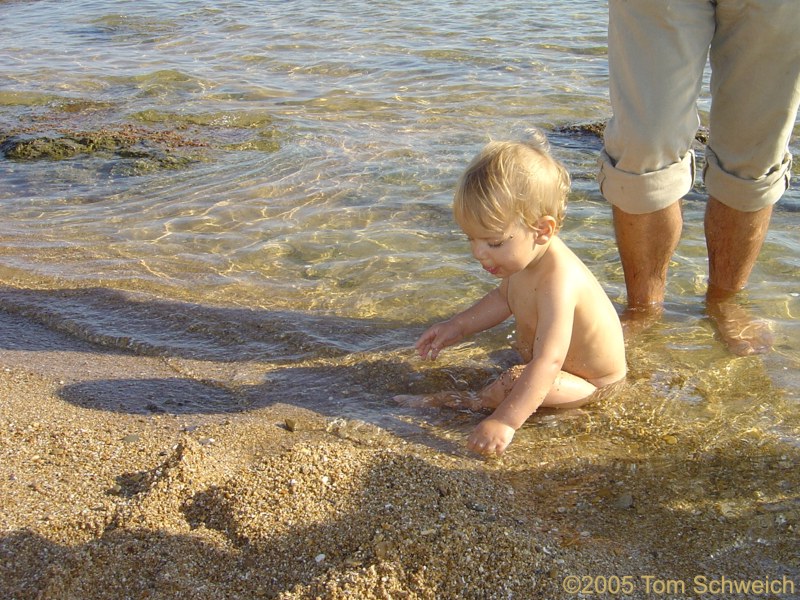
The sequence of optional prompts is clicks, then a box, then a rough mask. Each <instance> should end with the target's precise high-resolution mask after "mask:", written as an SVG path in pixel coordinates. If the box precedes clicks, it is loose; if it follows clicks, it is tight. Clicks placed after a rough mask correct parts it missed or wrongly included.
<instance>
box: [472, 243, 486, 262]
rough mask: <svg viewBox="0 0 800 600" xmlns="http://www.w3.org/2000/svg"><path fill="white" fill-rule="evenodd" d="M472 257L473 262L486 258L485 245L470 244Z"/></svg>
mask: <svg viewBox="0 0 800 600" xmlns="http://www.w3.org/2000/svg"><path fill="white" fill-rule="evenodd" d="M472 256H473V257H474V258H475V260H482V259H483V258H484V257H485V256H486V244H483V243H481V242H479V241H473V242H472Z"/></svg>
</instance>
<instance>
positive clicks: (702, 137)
mask: <svg viewBox="0 0 800 600" xmlns="http://www.w3.org/2000/svg"><path fill="white" fill-rule="evenodd" d="M605 130H606V121H594V122H591V123H575V124H574V125H566V126H564V127H559V128H558V129H557V131H558V132H559V133H563V134H566V135H593V136H595V137H598V138H602V137H603V133H604V132H605ZM694 139H695V140H696V141H698V142H700V143H701V144H707V143H708V129H707V128H706V127H700V128H699V129H698V130H697V133H695V135H694Z"/></svg>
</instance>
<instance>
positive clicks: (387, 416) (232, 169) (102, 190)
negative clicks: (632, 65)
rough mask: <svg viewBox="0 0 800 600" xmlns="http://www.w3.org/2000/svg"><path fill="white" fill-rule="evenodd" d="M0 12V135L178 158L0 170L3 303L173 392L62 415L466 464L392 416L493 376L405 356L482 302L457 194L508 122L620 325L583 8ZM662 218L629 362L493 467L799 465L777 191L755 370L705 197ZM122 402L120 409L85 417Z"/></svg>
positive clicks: (454, 427) (601, 24)
mask: <svg viewBox="0 0 800 600" xmlns="http://www.w3.org/2000/svg"><path fill="white" fill-rule="evenodd" d="M0 14H2V18H1V19H0V133H2V134H3V137H6V136H7V135H11V134H21V133H25V134H27V135H32V136H35V135H46V134H48V135H49V134H52V133H53V132H60V133H62V134H63V133H64V132H86V131H97V130H99V129H103V128H105V129H115V128H116V129H119V128H122V127H130V128H132V130H135V131H140V132H141V131H145V132H149V133H150V134H154V132H169V133H170V134H174V135H176V136H178V137H179V139H180V143H178V144H176V146H179V148H178V149H179V150H180V152H178V154H179V155H180V156H183V157H187V160H186V161H185V162H180V163H178V164H173V163H169V162H160V163H155V164H154V163H151V162H150V163H149V162H147V161H146V160H143V159H142V157H143V156H145V157H146V156H148V151H150V150H152V147H149V146H148V142H147V140H145V141H144V142H140V143H139V144H138V145H137V147H136V149H138V150H141V152H139V153H138V154H137V153H136V152H127V153H119V152H117V153H114V152H95V153H88V154H78V155H76V156H73V157H72V158H68V159H64V160H13V159H10V158H4V159H3V158H0V178H2V181H3V185H2V186H0V278H1V280H2V288H1V289H0V307H2V309H3V310H5V311H6V312H8V313H10V314H14V315H21V316H24V317H25V318H28V319H32V320H33V321H36V322H38V323H40V324H41V325H43V326H44V327H46V328H49V329H55V330H58V331H60V332H65V333H67V334H69V335H70V336H72V337H73V338H75V339H76V340H79V341H80V342H81V343H83V342H87V343H91V344H101V345H103V346H105V347H107V348H112V349H115V350H119V351H121V352H134V353H139V354H144V355H148V356H157V357H162V358H163V359H164V361H165V362H166V363H167V364H169V365H170V366H171V367H172V368H173V369H174V371H175V373H176V378H175V380H174V381H173V380H170V381H166V380H162V381H159V380H153V379H148V378H140V377H137V376H136V374H135V373H132V374H125V375H120V374H117V375H116V376H108V377H104V378H102V377H101V378H97V379H95V380H93V381H91V382H89V383H86V382H83V383H76V384H75V385H72V386H70V385H67V386H65V389H64V397H65V398H66V399H68V400H71V401H75V402H79V403H82V404H85V405H89V406H94V407H96V408H102V409H107V410H121V411H128V412H141V413H143V414H148V413H154V412H174V413H182V414H197V415H207V414H224V413H230V412H246V411H248V410H251V409H254V408H257V407H260V406H265V405H268V404H272V403H275V402H283V403H289V404H295V405H298V406H302V407H305V408H308V409H311V410H314V411H318V412H320V413H322V414H325V415H327V416H329V417H331V418H340V417H341V418H346V419H360V420H363V421H366V422H368V423H374V424H376V425H379V426H381V427H385V428H388V429H390V430H392V431H396V432H397V433H400V434H401V435H405V436H408V437H409V438H410V439H411V438H413V439H421V440H426V441H427V442H428V443H430V444H431V445H432V446H433V447H435V448H438V449H447V450H452V451H460V450H459V449H460V448H461V447H462V445H463V439H464V437H465V435H466V434H467V432H468V431H469V430H470V428H471V427H472V426H473V425H474V424H475V423H476V422H477V418H478V417H476V416H475V415H472V414H468V413H454V412H448V411H427V412H420V411H417V412H415V411H411V410H406V409H401V408H398V407H396V406H394V405H393V404H392V403H391V401H390V399H391V397H392V396H393V395H395V394H401V393H409V392H421V391H434V390H438V389H442V388H444V387H447V388H457V389H471V388H477V387H479V386H480V385H482V384H483V382H485V381H486V379H487V378H488V377H490V376H492V375H493V374H494V373H496V372H497V371H498V369H499V368H500V367H501V366H502V365H506V364H508V363H509V361H510V360H512V355H511V354H510V352H509V350H508V340H509V337H510V336H511V333H512V331H513V324H510V323H509V324H507V325H503V326H501V327H499V328H497V329H496V330H494V331H492V332H488V333H486V334H485V335H482V336H480V337H478V338H475V339H474V340H470V341H469V342H467V343H465V344H463V345H461V346H459V347H457V348H454V349H452V350H451V351H449V352H447V353H446V354H444V355H443V356H442V358H441V360H440V361H438V362H437V363H433V364H430V363H422V362H421V361H419V360H417V359H416V358H415V357H414V356H413V352H412V350H411V347H412V345H413V343H414V340H415V338H416V336H417V335H418V334H419V333H420V332H421V330H422V329H423V328H424V326H425V325H426V324H428V323H430V322H432V321H434V320H436V319H441V318H444V317H446V316H448V315H450V314H452V313H453V312H455V311H457V310H459V309H461V308H463V307H464V306H466V305H467V304H468V303H470V302H471V301H473V300H475V299H477V298H479V297H480V296H481V295H482V294H483V293H485V292H486V291H487V290H488V289H490V287H491V286H492V285H493V284H494V283H495V282H493V281H492V280H491V279H490V278H489V276H488V275H486V274H485V273H483V272H482V271H481V269H480V266H479V265H477V264H475V263H474V261H473V260H472V259H471V258H470V255H469V250H468V245H467V243H466V241H465V240H464V238H463V236H462V235H461V234H460V232H458V231H457V228H456V226H455V224H454V223H453V221H452V219H451V215H450V201H451V195H452V190H453V186H454V184H455V181H456V179H457V177H458V175H459V173H460V172H461V170H462V169H463V168H464V166H465V165H466V163H467V162H468V161H469V159H470V158H471V157H472V156H473V155H474V153H475V152H476V151H477V150H478V149H479V148H480V147H481V146H482V145H483V144H484V143H485V142H486V141H487V140H488V139H490V138H495V139H499V138H514V137H520V136H522V135H524V131H525V130H526V128H528V127H531V126H536V127H540V128H542V129H544V130H545V131H547V132H548V133H549V135H550V138H551V143H552V145H553V148H554V152H555V154H556V155H557V156H558V157H559V158H561V159H562V160H563V161H564V162H565V163H566V165H567V166H568V168H569V170H570V171H571V173H572V175H573V179H574V185H573V193H572V196H571V200H570V202H571V203H570V207H569V211H568V216H567V224H566V226H565V228H564V231H563V233H562V236H563V238H564V240H565V241H566V243H567V244H568V245H570V246H571V247H572V248H573V249H574V250H575V251H576V252H577V253H578V255H579V256H581V257H582V258H583V259H584V261H585V262H586V263H587V264H588V266H589V267H590V269H591V270H592V271H593V272H594V273H595V274H596V275H597V277H598V278H599V280H600V281H601V283H602V284H603V285H604V287H605V289H606V290H607V292H608V294H609V295H610V297H611V298H612V300H613V301H614V302H615V304H616V305H617V306H618V308H619V310H620V311H621V310H622V308H623V305H624V285H623V278H622V271H621V267H620V265H619V260H618V256H617V252H616V246H615V244H614V239H613V232H612V224H611V219H610V208H609V206H608V205H607V204H606V203H605V202H604V200H603V199H602V198H601V197H600V195H599V192H598V188H597V184H596V182H595V180H594V175H595V162H596V157H597V154H598V152H599V149H600V141H599V140H598V139H597V138H596V137H593V136H591V135H579V134H576V133H568V132H566V131H565V130H564V129H563V128H564V127H568V126H571V125H575V124H582V123H588V122H597V121H603V120H605V119H607V118H608V116H609V114H610V107H609V102H608V95H607V62H606V33H605V28H606V6H605V3H597V2H587V1H578V0H559V1H557V2H546V3H545V2H515V1H512V0H509V1H504V2H499V3H493V4H492V6H491V7H487V6H486V5H485V3H480V2H474V1H472V0H468V1H465V2H458V3H451V2H439V1H434V2H424V3H423V2H415V1H411V2H409V1H406V2H402V3H401V2H390V1H387V2H364V1H355V0H353V1H344V2H337V3H333V4H330V5H327V4H324V3H319V2H314V3H312V2H307V1H305V0H299V1H296V2H267V3H264V2H255V1H234V0H229V1H220V2H207V1H199V2H172V3H157V2H150V1H145V2H104V1H94V2H80V3H78V2H74V1H72V0H66V1H64V0H59V1H54V0H39V1H35V2H22V1H13V0H12V1H9V0H5V1H3V2H0ZM44 29H46V30H47V31H48V35H47V36H43V35H40V34H39V32H41V31H43V30H44ZM706 108H707V98H705V97H704V98H703V99H701V102H700V109H701V114H702V115H704V111H705V109H706ZM798 139H800V138H798V129H797V128H795V135H794V136H793V138H792V150H793V151H794V152H795V154H797V153H798V151H799V150H800V145H799V144H798ZM142 147H143V148H142ZM181 153H182V154H181ZM149 156H152V152H150V154H149ZM795 175H797V167H795ZM684 208H685V217H686V225H685V230H684V235H683V239H682V242H681V245H680V247H679V249H678V252H677V253H676V255H675V257H674V261H673V265H672V270H671V278H670V282H669V289H668V302H667V305H666V311H665V315H664V318H663V319H662V321H661V322H660V323H658V324H657V325H656V326H654V327H653V328H651V329H650V330H649V331H647V332H646V333H644V334H642V335H641V336H639V337H637V338H635V339H634V340H632V341H631V342H630V343H629V347H628V351H629V360H630V365H631V386H630V389H629V391H628V393H627V394H625V396H624V397H622V398H618V399H615V400H613V401H611V402H610V403H609V404H608V405H604V406H598V407H588V408H586V409H584V410H580V411H570V412H565V413H561V414H556V413H543V414H542V415H541V416H537V417H535V418H534V419H532V421H531V422H530V424H529V425H528V426H526V427H525V428H523V429H522V430H521V431H520V432H519V433H518V434H517V437H516V438H515V442H514V446H513V447H512V448H514V450H513V451H511V452H510V453H509V455H508V458H507V459H505V460H506V461H507V463H506V464H508V465H512V466H513V465H525V464H529V463H533V464H535V463H537V461H540V460H543V459H542V457H541V454H540V453H539V452H538V449H539V448H540V447H541V446H542V444H545V445H547V446H548V448H549V452H550V454H549V460H557V458H558V457H559V456H571V457H575V456H585V457H586V459H587V460H589V461H598V462H602V461H608V460H612V459H614V458H616V457H620V456H622V457H627V458H633V459H636V457H637V456H649V455H650V453H651V452H652V448H653V447H655V446H657V445H658V444H664V443H666V444H667V445H669V446H672V445H676V444H677V445H680V447H681V448H683V449H685V451H686V452H687V453H690V454H697V453H701V454H702V453H703V452H705V451H707V450H708V449H710V448H714V447H717V446H720V445H723V446H724V445H725V444H726V443H727V442H731V441H734V440H736V439H738V438H740V437H742V436H751V435H755V436H757V437H758V436H760V437H762V438H763V440H764V441H765V443H766V442H767V441H768V442H769V444H770V445H769V447H770V448H777V450H775V451H774V452H776V453H777V454H778V455H780V453H781V452H782V451H783V450H781V448H793V449H796V448H797V446H798V440H800V402H799V401H798V397H797V389H798V381H799V379H800V378H798V366H800V335H798V334H800V325H798V315H799V314H800V284H799V283H798V279H797V273H798V268H799V267H800V244H799V243H798V239H799V238H798V235H797V234H798V227H799V226H798V219H797V215H798V211H800V194H798V192H797V190H792V191H790V192H789V193H787V195H786V197H785V198H784V199H783V201H782V202H781V203H780V204H779V205H778V206H777V208H776V211H775V216H774V220H773V225H772V228H771V231H770V234H769V237H768V239H767V242H766V245H765V248H764V250H763V253H762V256H761V259H760V261H759V263H758V265H757V267H756V269H755V271H754V273H753V275H752V277H751V284H750V286H749V289H748V291H747V292H746V294H745V295H744V301H745V304H746V306H747V308H748V309H749V310H750V311H751V312H752V313H753V314H755V315H760V316H762V317H764V318H766V319H768V320H769V321H770V323H771V325H772V328H773V330H774V334H775V348H774V351H773V352H771V353H769V354H766V355H763V356H756V357H746V358H739V357H734V356H732V355H731V354H730V353H728V351H727V350H726V349H725V348H724V346H723V344H722V343H721V342H720V341H719V340H718V339H717V337H716V336H715V333H714V330H713V328H712V327H711V325H710V324H709V322H708V320H707V318H706V316H705V314H704V306H703V294H704V289H705V278H706V259H705V246H704V241H703V232H702V214H703V209H704V196H703V194H702V189H701V184H700V182H699V181H698V184H697V187H696V190H695V191H694V192H693V193H692V194H690V195H689V196H688V197H687V199H686V200H685V205H684ZM21 346H22V348H23V349H25V350H30V351H31V352H37V351H39V350H43V348H39V347H38V346H37V344H36V342H35V341H30V340H29V341H27V342H25V343H24V344H23V343H21ZM187 382H188V383H187ZM187 386H188V387H187ZM121 388H124V389H126V390H129V391H130V394H129V396H128V397H130V398H131V400H130V403H128V404H123V405H119V406H116V405H115V406H108V405H103V404H102V402H103V398H105V397H107V396H108V394H107V393H106V392H109V391H114V390H116V391H118V390H119V389H121ZM198 390H202V392H198ZM189 391H191V393H189ZM223 392H224V393H223ZM117 395H118V394H117ZM231 397H235V398H236V402H235V403H231V401H230V398H231ZM98 403H99V404H98ZM554 440H555V441H554ZM665 440H666V441H665ZM773 443H774V445H773ZM778 458H779V457H778ZM665 476H666V475H665Z"/></svg>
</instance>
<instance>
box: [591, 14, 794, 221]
mask: <svg viewBox="0 0 800 600" xmlns="http://www.w3.org/2000/svg"><path fill="white" fill-rule="evenodd" d="M799 29H800V2H798V0H718V1H717V2H711V1H708V0H610V1H609V30H608V55H609V74H610V93H611V103H612V108H613V112H614V116H613V117H612V119H611V120H610V121H609V123H608V126H607V128H606V132H605V148H604V150H603V153H602V154H601V158H600V173H599V181H600V189H601V192H602V194H603V196H604V197H605V198H606V199H607V200H608V201H609V202H611V203H612V204H613V205H615V206H617V207H618V208H620V209H622V210H623V211H625V212H628V213H633V214H643V213H649V212H654V211H656V210H660V209H662V208H666V207H667V206H669V205H670V204H672V203H674V202H675V201H676V200H678V199H680V198H681V197H682V196H684V195H685V194H686V193H687V192H688V191H689V190H690V189H691V187H692V185H693V183H694V178H695V173H694V156H693V154H692V151H691V143H692V140H693V138H694V135H695V133H696V131H697V127H698V125H699V119H698V114H697V98H698V96H699V94H700V90H701V86H702V82H703V70H704V68H705V65H706V59H707V57H709V56H710V60H711V73H712V75H711V96H712V104H711V111H710V122H709V128H710V138H709V143H708V147H707V148H706V166H705V169H704V182H705V185H706V190H707V192H708V193H709V194H710V195H711V196H714V197H715V198H716V199H717V200H719V201H720V202H722V203H724V204H726V205H728V206H730V207H732V208H735V209H738V210H743V211H755V210H758V209H760V208H763V207H765V206H769V205H770V204H772V203H774V202H777V200H778V199H779V198H780V197H781V196H782V195H783V193H784V192H785V191H786V189H787V188H788V185H789V173H790V170H791V155H790V154H789V151H788V142H789V138H790V136H791V133H792V128H793V126H794V124H795V120H796V118H797V109H798V104H800V35H798V34H797V31H798V30H799Z"/></svg>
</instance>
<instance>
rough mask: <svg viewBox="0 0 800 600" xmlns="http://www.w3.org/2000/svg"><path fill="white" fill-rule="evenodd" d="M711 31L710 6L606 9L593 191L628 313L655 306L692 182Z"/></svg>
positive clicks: (620, 0)
mask: <svg viewBox="0 0 800 600" xmlns="http://www.w3.org/2000/svg"><path fill="white" fill-rule="evenodd" d="M713 32H714V14H713V5H712V4H711V3H710V2H697V1H696V0H688V1H687V0H637V1H636V2H627V1H624V0H611V1H610V2H609V42H608V44H609V71H610V94H611V104H612V108H613V112H614V116H613V117H612V119H611V120H610V122H609V124H608V127H607V128H606V133H605V148H604V151H603V154H602V156H601V170H600V177H599V179H600V189H601V191H602V193H603V196H605V198H606V199H607V200H608V201H609V202H611V204H612V205H613V206H614V210H613V218H614V230H615V233H616V236H617V244H618V246H619V251H620V259H621V262H622V267H623V271H624V273H625V285H626V288H627V291H628V305H629V307H631V308H634V309H642V308H652V307H653V306H658V305H660V304H661V303H662V302H663V300H664V290H665V285H666V277H667V269H668V266H669V262H670V260H671V257H672V254H673V252H674V251H675V248H676V246H677V244H678V241H679V239H680V233H681V228H682V216H681V207H680V203H679V200H680V198H681V197H682V196H683V195H684V194H686V192H688V191H689V189H691V187H692V185H693V182H694V157H693V154H692V152H691V150H690V147H691V143H692V140H693V139H694V134H695V132H696V130H697V126H698V124H699V120H698V117H697V109H696V100H697V96H698V95H699V92H700V87H701V84H702V77H703V70H704V67H705V63H706V56H707V52H708V47H709V44H710V43H711V39H712V36H713Z"/></svg>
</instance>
